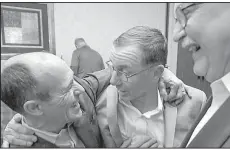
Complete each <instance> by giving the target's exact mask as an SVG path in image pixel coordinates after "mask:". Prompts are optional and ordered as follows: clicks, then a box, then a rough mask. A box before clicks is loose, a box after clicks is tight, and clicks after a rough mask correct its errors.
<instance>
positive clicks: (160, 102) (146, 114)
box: [143, 90, 164, 118]
mask: <svg viewBox="0 0 230 150" xmlns="http://www.w3.org/2000/svg"><path fill="white" fill-rule="evenodd" d="M157 96H158V106H157V108H156V109H154V110H151V111H148V112H146V113H144V114H143V116H145V117H146V118H150V117H151V116H153V115H155V114H157V113H159V112H161V111H163V108H164V107H163V102H162V100H161V97H160V93H159V90H157Z"/></svg>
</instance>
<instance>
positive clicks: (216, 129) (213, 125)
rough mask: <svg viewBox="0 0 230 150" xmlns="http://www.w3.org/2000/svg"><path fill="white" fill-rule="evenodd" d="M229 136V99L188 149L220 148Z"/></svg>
mask: <svg viewBox="0 0 230 150" xmlns="http://www.w3.org/2000/svg"><path fill="white" fill-rule="evenodd" d="M229 134H230V97H229V98H228V99H227V100H226V101H225V102H224V103H223V104H222V105H221V107H220V108H219V109H218V110H217V111H216V113H215V114H214V115H213V116H212V117H211V118H210V120H209V121H208V122H207V123H206V124H205V125H204V127H203V128H202V129H201V130H200V132H199V133H198V134H197V135H196V136H195V138H194V139H193V140H192V141H191V143H190V144H189V145H188V147H215V148H217V147H221V146H222V145H223V144H224V142H225V140H226V139H227V138H228V137H229Z"/></svg>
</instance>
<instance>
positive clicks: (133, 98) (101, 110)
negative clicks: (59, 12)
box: [5, 27, 206, 147]
mask: <svg viewBox="0 0 230 150" xmlns="http://www.w3.org/2000/svg"><path fill="white" fill-rule="evenodd" d="M132 32H134V33H133V34H132ZM135 33H136V34H135ZM127 34H128V36H129V38H125V35H127ZM139 36H140V37H141V38H139V39H138V37H139ZM122 38H124V40H122ZM136 38H137V39H136ZM135 39H136V40H135ZM132 40H133V41H132ZM138 40H140V41H139V42H138ZM142 42H143V44H142ZM119 43H120V44H121V43H123V44H124V45H123V46H119V45H117V44H119ZM126 44H127V45H126ZM138 44H139V45H138ZM145 44H147V45H146V46H145ZM114 46H115V50H113V51H112V53H111V62H107V64H108V66H109V68H110V69H111V71H112V78H111V80H110V82H111V84H112V85H113V86H110V87H109V88H108V89H107V90H106V93H103V94H102V95H101V98H99V100H96V101H93V102H94V105H95V110H96V112H97V119H98V124H99V127H100V131H101V134H102V137H103V140H104V144H105V146H106V147H161V146H167V147H173V146H174V147H175V146H177V145H179V144H180V142H181V139H183V138H184V135H185V134H186V132H187V131H188V129H189V128H190V126H191V124H192V122H193V120H194V117H196V116H197V114H198V113H199V112H200V110H201V107H202V103H203V101H204V99H206V98H205V94H204V93H203V92H201V91H199V90H197V89H194V88H191V87H187V86H186V90H187V94H186V95H184V96H179V95H181V93H185V91H186V90H185V89H184V88H181V87H180V88H178V87H177V86H175V85H178V84H179V82H178V81H176V80H177V79H175V76H172V74H171V73H170V71H168V70H167V69H164V65H165V63H166V58H167V49H166V40H165V38H164V36H163V35H162V33H161V32H160V31H159V30H156V29H152V28H149V27H134V28H132V29H130V30H129V31H127V32H125V33H124V34H123V35H121V36H120V37H119V38H118V39H117V40H116V41H115V42H114ZM142 46H143V47H142ZM148 46H149V47H148ZM145 48H146V49H145ZM122 49H123V50H122ZM143 50H146V52H145V53H143ZM119 51H121V53H119ZM148 56H150V57H148ZM143 57H144V59H142V58H143ZM125 58H128V59H125ZM111 63H112V64H111ZM163 71H164V75H166V76H164V77H163V76H162V73H163ZM101 73H102V72H101ZM97 75H99V74H97ZM101 76H103V73H102V75H100V77H101ZM167 76H168V77H167ZM160 78H161V79H164V81H163V82H162V80H161V82H159V89H160V93H161V96H163V97H164V98H163V99H164V100H170V101H168V102H170V104H172V105H173V106H174V105H178V103H181V104H180V106H179V108H178V109H177V110H176V113H175V111H174V110H175V109H173V114H176V115H174V116H173V117H172V120H171V121H172V122H174V125H175V126H176V127H175V126H174V127H173V125H171V124H173V123H172V122H169V123H168V124H167V125H169V126H172V127H173V128H172V133H171V136H165V133H164V131H165V130H167V129H169V128H170V127H169V128H168V127H166V129H164V128H165V120H164V118H165V116H163V112H166V110H167V109H165V111H163V110H164V106H167V104H164V106H163V104H162V102H161V98H160V97H159V94H158V91H157V88H158V81H159V79H160ZM104 80H106V79H104ZM175 81H176V83H175ZM98 82H99V84H100V82H102V80H101V78H100V79H99V80H98ZM164 82H166V84H164ZM92 84H93V83H91V84H90V85H92ZM115 86H116V87H115ZM168 87H169V88H170V89H171V91H167V92H168V93H169V95H168V96H165V95H167V94H165V95H164V93H166V88H167V89H168ZM90 90H95V89H90ZM182 90H183V91H182ZM177 91H178V92H177ZM117 92H118V94H117ZM95 93H98V92H97V90H95ZM95 93H94V94H95ZM182 95H183V94H182ZM167 97H168V98H167ZM97 98H98V97H97ZM171 101H174V102H173V103H171ZM182 101H183V102H182ZM118 102H119V103H118ZM168 102H167V103H168ZM126 108H127V109H126ZM167 108H169V107H167ZM173 108H176V107H173ZM169 110H170V109H169ZM166 116H167V115H166ZM169 117H170V116H169ZM14 121H15V120H13V121H11V123H10V124H9V125H8V126H7V131H8V132H7V133H6V134H5V139H6V140H7V139H8V141H9V139H11V140H10V141H9V142H10V144H18V142H19V141H23V142H25V141H30V139H29V138H28V137H29V136H28V135H31V133H29V132H28V131H27V132H26V130H27V129H25V128H23V127H22V126H21V125H20V124H19V123H18V121H16V123H15V122H14ZM118 125H119V126H118ZM119 128H120V129H119ZM24 130H25V131H24ZM23 131H24V132H23ZM165 132H166V133H168V132H167V131H165ZM174 133H175V134H174ZM166 135H168V134H166ZM174 135H175V138H174ZM30 137H31V136H30ZM165 137H170V138H171V139H169V140H171V145H170V144H165V143H164V141H165V139H164V138H165ZM166 140H167V141H169V140H168V139H166ZM20 145H22V144H21V143H20ZM24 146H26V145H24Z"/></svg>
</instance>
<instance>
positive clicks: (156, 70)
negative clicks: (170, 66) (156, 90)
mask: <svg viewBox="0 0 230 150" xmlns="http://www.w3.org/2000/svg"><path fill="white" fill-rule="evenodd" d="M163 72H164V66H163V65H157V66H155V67H154V79H155V80H158V79H159V78H160V77H161V76H162V73H163Z"/></svg>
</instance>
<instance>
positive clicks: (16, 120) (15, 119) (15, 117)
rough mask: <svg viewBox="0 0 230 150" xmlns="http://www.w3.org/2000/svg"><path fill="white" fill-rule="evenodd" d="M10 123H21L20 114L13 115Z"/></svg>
mask: <svg viewBox="0 0 230 150" xmlns="http://www.w3.org/2000/svg"><path fill="white" fill-rule="evenodd" d="M12 121H14V122H17V123H21V121H22V116H21V115H20V114H15V115H14V117H13V119H12Z"/></svg>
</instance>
